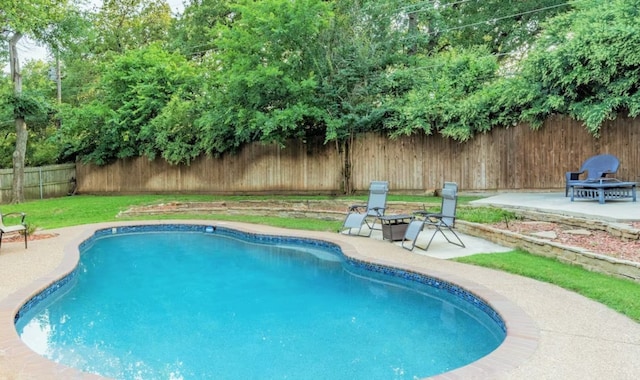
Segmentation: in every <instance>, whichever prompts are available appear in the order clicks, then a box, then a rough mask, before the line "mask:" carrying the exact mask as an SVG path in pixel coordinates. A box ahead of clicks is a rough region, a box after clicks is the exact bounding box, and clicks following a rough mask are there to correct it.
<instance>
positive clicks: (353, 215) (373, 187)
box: [341, 181, 389, 236]
mask: <svg viewBox="0 0 640 380" xmlns="http://www.w3.org/2000/svg"><path fill="white" fill-rule="evenodd" d="M387 193H389V182H387V181H371V184H370V185H369V199H368V200H367V204H366V205H361V204H357V205H351V206H349V211H348V213H347V217H346V218H345V220H344V223H343V225H342V229H341V232H342V233H344V232H345V231H347V232H348V233H349V234H350V235H351V233H352V231H353V230H354V229H357V233H355V234H354V235H360V233H361V231H362V227H363V226H364V225H365V224H366V225H367V227H369V233H368V234H367V235H366V236H371V232H372V231H373V226H374V225H375V222H376V220H377V219H378V218H380V217H381V216H384V212H385V210H386V208H387ZM370 219H371V224H369V220H370Z"/></svg>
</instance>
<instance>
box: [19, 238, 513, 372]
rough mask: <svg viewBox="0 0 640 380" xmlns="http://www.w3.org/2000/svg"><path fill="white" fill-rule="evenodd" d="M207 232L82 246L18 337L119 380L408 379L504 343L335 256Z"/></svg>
mask: <svg viewBox="0 0 640 380" xmlns="http://www.w3.org/2000/svg"><path fill="white" fill-rule="evenodd" d="M207 230H208V232H207ZM207 230H204V231H199V232H184V231H180V232H173V231H162V232H145V233H129V234H115V235H106V236H101V237H97V238H94V239H91V242H90V244H86V246H85V247H84V248H83V249H82V254H81V260H80V264H79V265H78V267H77V269H76V270H75V272H74V273H73V274H72V280H70V281H67V283H66V285H65V286H64V288H63V289H62V290H63V291H59V292H56V293H55V295H54V296H50V297H47V298H46V299H45V300H43V301H42V302H39V304H38V305H36V306H34V307H32V308H30V309H29V310H27V311H26V312H24V313H21V314H20V318H18V320H17V323H16V328H17V330H18V333H19V335H20V336H21V339H22V340H23V341H24V342H25V343H26V344H27V345H28V346H29V347H30V348H31V349H32V350H34V351H35V352H37V353H38V354H40V355H43V356H45V357H47V358H49V359H51V360H54V361H56V362H59V363H62V364H65V365H68V366H71V367H75V368H78V369H81V370H83V371H86V372H93V373H98V374H100V375H103V376H107V377H113V378H121V379H148V378H154V379H205V378H209V379H247V378H269V379H299V378H331V379H413V378H420V377H426V376H432V375H435V374H438V373H442V372H446V371H450V370H453V369H455V368H458V367H461V366H464V365H466V364H468V363H470V362H473V361H475V360H478V359H479V358H481V357H483V356H485V355H487V354H489V353H490V352H491V351H493V350H494V349H495V348H496V347H498V345H500V343H501V342H502V341H503V340H504V338H505V332H504V328H503V327H501V326H499V325H498V324H497V323H496V322H495V320H494V319H492V318H490V317H489V316H488V315H487V313H486V312H484V311H482V310H480V309H479V308H477V307H475V306H473V305H471V304H470V303H469V302H467V301H465V300H463V299H461V298H460V297H457V296H455V295H452V294H451V293H450V292H447V291H444V290H442V289H435V288H433V287H431V286H427V285H424V284H420V283H415V282H413V281H408V280H399V279H397V278H393V277H390V276H387V275H384V274H380V273H378V274H375V273H372V272H370V271H368V270H367V269H366V267H362V266H359V265H353V264H352V263H350V262H349V260H346V259H345V257H344V256H342V255H341V253H340V252H339V250H332V249H324V248H319V247H317V246H312V245H308V244H297V243H296V244H294V243H291V242H284V241H280V242H279V241H278V240H277V239H273V240H270V241H269V242H268V243H265V244H258V243H256V242H248V241H244V240H243V239H238V238H236V237H234V236H233V234H226V235H225V234H220V233H216V232H215V231H212V229H211V228H208V229H207Z"/></svg>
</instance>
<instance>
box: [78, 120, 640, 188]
mask: <svg viewBox="0 0 640 380" xmlns="http://www.w3.org/2000/svg"><path fill="white" fill-rule="evenodd" d="M639 127H640V121H638V120H636V119H628V118H618V119H616V120H614V121H610V122H608V123H606V125H604V126H603V128H602V133H601V137H600V138H599V139H596V138H594V137H592V136H591V135H590V134H589V133H588V132H587V131H586V129H585V128H584V127H583V126H582V125H581V124H580V123H579V122H576V121H574V120H571V119H569V118H567V117H553V118H551V119H549V120H548V121H547V122H546V123H545V124H544V126H543V127H541V128H540V129H539V130H531V129H530V128H529V127H528V126H527V125H518V126H514V127H510V128H496V129H494V130H492V131H490V132H488V133H486V134H482V135H478V136H476V137H475V138H473V139H472V140H470V141H468V142H464V143H461V142H456V141H453V140H450V139H444V138H442V137H440V136H438V135H436V136H425V135H415V136H408V137H403V138H398V139H396V140H389V139H387V138H385V137H383V136H380V135H376V134H372V133H371V134H365V135H360V136H357V137H356V138H355V139H354V141H353V143H352V144H351V145H350V146H348V147H347V148H346V149H347V153H348V154H346V155H345V152H344V151H343V150H342V149H338V147H337V146H336V144H334V143H332V144H327V145H324V144H322V143H321V142H319V143H309V144H305V143H302V142H291V143H290V144H289V145H287V147H286V148H280V147H278V146H275V145H263V144H258V143H255V144H250V145H248V146H246V147H244V148H243V149H242V150H241V151H240V152H239V153H238V154H235V155H230V154H229V155H224V156H223V157H220V158H213V157H201V158H199V159H197V160H196V161H194V162H193V163H191V165H179V166H172V165H169V164H167V163H166V162H164V161H163V160H161V159H156V160H153V161H150V160H148V159H147V158H135V159H124V160H119V161H117V162H115V163H113V164H111V165H107V166H102V167H99V166H96V165H81V164H79V165H78V166H77V178H78V191H79V192H81V193H211V194H269V193H324V194H330V193H341V192H342V190H343V189H344V188H345V181H346V183H348V185H347V186H346V187H347V188H352V189H354V190H358V191H364V190H366V189H367V188H368V185H369V182H370V181H371V180H388V181H389V182H390V187H391V190H392V192H396V193H423V192H431V191H433V190H434V189H438V188H440V187H441V186H442V184H443V182H444V181H454V182H457V183H458V184H459V187H460V189H461V190H462V191H524V190H552V189H553V190H560V189H564V173H565V172H566V171H568V170H577V169H578V168H579V167H580V165H581V164H582V162H583V161H584V160H585V159H586V158H588V157H590V156H592V155H595V154H599V153H611V154H614V155H616V156H618V158H619V159H620V169H619V170H618V173H617V174H616V177H618V178H620V179H624V180H627V181H640V128H639ZM345 157H348V159H345ZM345 173H350V176H348V178H345Z"/></svg>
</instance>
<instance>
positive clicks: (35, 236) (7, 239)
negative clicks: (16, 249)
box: [2, 233, 58, 243]
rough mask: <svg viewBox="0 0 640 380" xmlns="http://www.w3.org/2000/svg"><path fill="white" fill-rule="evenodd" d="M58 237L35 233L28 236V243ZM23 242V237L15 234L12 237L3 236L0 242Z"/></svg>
mask: <svg viewBox="0 0 640 380" xmlns="http://www.w3.org/2000/svg"><path fill="white" fill-rule="evenodd" d="M56 236H58V234H51V233H36V234H33V235H29V237H28V239H27V240H28V241H33V240H42V239H50V238H53V237H56ZM23 241H24V236H22V235H19V234H17V233H14V234H13V235H5V236H2V242H3V243H15V242H23Z"/></svg>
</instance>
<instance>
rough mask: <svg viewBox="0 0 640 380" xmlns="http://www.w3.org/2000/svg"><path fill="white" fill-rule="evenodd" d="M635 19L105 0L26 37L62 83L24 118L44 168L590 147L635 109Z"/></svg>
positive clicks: (588, 0) (612, 6) (369, 3)
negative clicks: (528, 129) (139, 159)
mask: <svg viewBox="0 0 640 380" xmlns="http://www.w3.org/2000/svg"><path fill="white" fill-rule="evenodd" d="M2 9H4V8H2ZM12 9H14V10H15V8H12ZM638 9H640V0H611V1H605V0H575V1H566V0H544V1H536V2H532V1H515V0H514V1H503V0H467V1H454V0H447V1H439V2H434V1H419V0H410V1H407V0H403V1H400V0H384V1H381V0H340V1H337V0H335V1H326V0H324V1H323V0H258V1H255V0H190V1H186V2H185V8H184V10H183V12H182V13H181V14H172V13H171V10H170V8H169V6H168V4H167V2H166V1H165V0H154V1H142V0H106V1H105V2H104V3H103V4H102V5H101V6H99V7H96V8H94V9H87V8H86V7H78V8H76V10H75V12H69V13H68V14H67V16H66V17H65V18H64V19H62V20H60V21H59V22H58V23H57V24H56V25H55V27H52V28H49V29H48V34H46V36H48V37H47V38H45V34H42V35H41V37H42V39H43V41H47V43H49V44H50V45H51V46H52V48H55V49H57V50H56V51H57V52H58V53H59V57H60V59H61V60H62V63H63V69H64V70H63V71H64V74H65V75H64V77H63V79H62V86H63V91H62V104H60V105H57V104H54V103H53V102H52V103H51V104H49V105H47V107H45V108H46V109H47V110H48V111H46V112H45V114H47V115H55V117H51V118H49V119H47V118H41V119H40V120H41V122H42V123H44V125H47V123H49V125H55V124H54V123H58V122H59V125H60V128H47V127H46V126H45V127H43V128H42V129H39V130H41V131H48V132H45V135H47V133H48V135H47V136H48V137H47V136H45V135H43V137H42V139H41V140H42V141H45V140H47V141H50V142H54V143H52V145H53V146H57V147H58V156H57V158H56V159H57V160H59V161H65V160H73V159H78V158H79V159H82V160H85V161H87V162H93V163H98V164H104V163H108V162H110V161H112V160H114V159H117V158H123V157H135V156H140V155H144V156H147V157H149V158H153V157H158V156H159V157H163V158H164V159H166V160H167V161H169V162H171V163H176V164H177V163H189V162H191V161H192V160H193V159H195V158H196V157H198V156H200V155H202V154H212V155H220V154H225V153H227V152H233V151H234V150H236V149H238V148H239V147H240V146H242V145H243V144H246V143H250V142H255V141H262V142H266V143H278V144H281V145H283V146H284V145H286V143H287V141H288V140H290V139H298V140H304V141H313V142H315V141H320V142H324V143H328V142H333V141H336V142H339V143H343V142H346V141H349V139H350V138H351V137H352V136H353V135H354V134H357V133H362V132H378V133H383V134H385V135H387V136H389V138H395V137H398V136H402V135H411V134H415V133H425V134H440V135H442V136H444V137H446V138H451V139H455V140H458V141H466V140H469V139H472V138H473V137H474V135H476V134H477V133H483V132H486V131H488V130H490V129H491V128H496V127H505V126H511V125H514V124H518V123H529V124H530V125H531V126H532V127H538V126H540V125H541V124H542V122H543V121H544V120H545V119H546V118H548V117H549V116H550V115H552V114H558V113H559V114H565V115H568V116H570V117H573V118H575V119H577V120H580V121H582V122H584V124H585V127H586V128H587V129H588V130H589V131H590V132H591V133H592V134H593V135H594V136H596V137H597V136H598V135H599V133H600V127H601V126H602V124H603V123H604V122H605V121H606V120H608V119H612V118H615V117H616V116H617V115H619V114H625V115H629V116H632V117H635V116H637V115H638V114H639V113H640V102H638V99H639V95H638V88H639V83H638V82H639V81H640V76H639V75H638V70H640V69H639V68H640V64H639V62H638V61H639V60H640V48H638V46H640V44H639V43H638V42H640V41H638V39H639V37H638V36H639V35H640V26H638V25H640V22H639V21H640V19H639V17H638V13H639V12H640V11H638ZM3 12H4V13H3ZM7 17H9V13H7V12H6V11H4V10H2V11H0V20H1V19H3V18H7ZM54 45H55V46H54ZM27 68H28V70H33V72H32V73H31V74H30V75H29V76H28V78H29V79H27V77H26V76H25V88H26V89H27V90H29V91H30V89H34V90H36V89H40V90H38V91H40V92H38V93H39V94H46V91H41V90H42V89H43V88H44V87H46V86H45V85H44V84H45V83H47V82H46V81H43V80H38V79H36V78H37V76H38V75H44V71H45V70H44V68H42V67H40V68H38V67H37V66H28V67H27ZM39 73H40V74H39ZM3 91H4V89H3ZM39 96H40V95H39ZM44 96H45V95H41V99H45V98H44ZM44 102H45V103H46V100H45V101H44ZM42 151H45V152H49V153H48V154H51V153H50V152H51V150H50V149H49V148H47V149H43V150H42ZM36 161H37V160H35V159H34V162H36ZM3 164H4V163H3Z"/></svg>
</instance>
